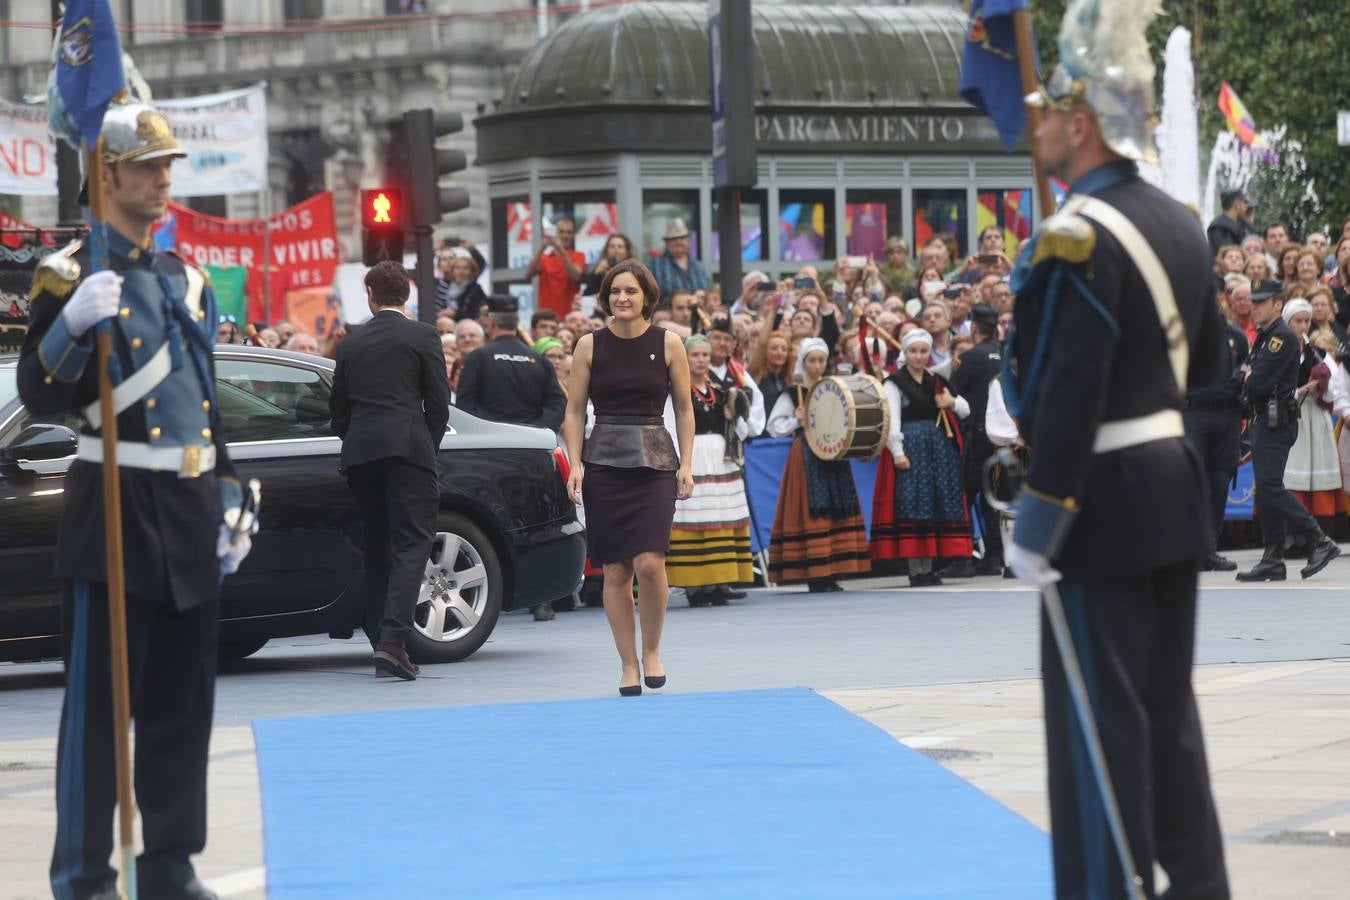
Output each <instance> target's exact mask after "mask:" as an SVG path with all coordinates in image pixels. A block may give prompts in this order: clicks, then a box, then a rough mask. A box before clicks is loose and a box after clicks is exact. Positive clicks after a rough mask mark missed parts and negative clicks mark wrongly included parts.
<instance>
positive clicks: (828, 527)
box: [769, 437, 872, 584]
mask: <svg viewBox="0 0 1350 900" xmlns="http://www.w3.org/2000/svg"><path fill="white" fill-rule="evenodd" d="M808 456H809V457H810V460H809V462H808V459H807V457H808ZM871 569H872V562H871V560H870V559H869V558H868V555H867V532H866V531H865V530H864V528H863V518H862V510H861V509H860V508H859V506H858V492H857V488H856V487H855V486H854V484H853V472H852V470H851V469H850V468H849V464H848V463H846V462H824V461H822V460H819V459H816V457H815V455H814V454H812V453H811V451H810V450H809V449H808V448H807V446H806V439H805V438H802V437H798V438H797V440H796V441H794V442H793V444H792V449H791V450H789V451H788V459H787V465H786V466H785V467H784V468H783V480H782V483H781V484H780V485H779V487H778V509H777V510H776V512H775V513H774V517H773V533H772V537H771V538H770V540H769V580H770V581H773V582H775V583H777V584H791V583H793V582H801V581H808V580H810V579H812V578H832V577H834V576H836V575H853V574H860V573H863V572H868V571H871Z"/></svg>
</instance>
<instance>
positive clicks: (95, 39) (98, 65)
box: [56, 0, 127, 147]
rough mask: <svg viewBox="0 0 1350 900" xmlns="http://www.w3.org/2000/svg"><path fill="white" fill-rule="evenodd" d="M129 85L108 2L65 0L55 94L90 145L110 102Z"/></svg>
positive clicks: (58, 50) (96, 140)
mask: <svg viewBox="0 0 1350 900" xmlns="http://www.w3.org/2000/svg"><path fill="white" fill-rule="evenodd" d="M126 84H127V80H126V76H125V75H124V74H123V72H122V44H121V42H120V41H119V40H118V38H117V26H116V23H115V22H114V21H113V14H112V9H110V8H109V6H108V0H66V14H65V18H64V19H63V20H62V21H61V36H60V38H59V40H58V46H57V48H56V89H57V91H58V92H59V93H60V95H61V101H62V104H63V105H64V107H65V115H66V117H67V118H68V119H69V120H70V121H71V122H73V123H74V125H75V127H76V128H77V129H79V132H80V137H81V138H82V139H83V140H84V143H85V146H88V147H92V146H94V144H96V143H97V142H98V134H99V131H100V130H101V129H102V128H103V114H104V113H105V112H107V109H108V103H109V102H110V101H111V100H112V98H113V97H114V96H116V95H117V93H118V92H119V91H121V90H122V89H123V88H125V87H126Z"/></svg>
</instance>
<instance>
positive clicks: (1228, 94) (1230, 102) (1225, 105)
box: [1219, 81, 1256, 147]
mask: <svg viewBox="0 0 1350 900" xmlns="http://www.w3.org/2000/svg"><path fill="white" fill-rule="evenodd" d="M1219 112H1221V113H1223V117H1224V119H1225V120H1226V121H1227V122H1228V130H1229V131H1231V132H1233V133H1234V134H1236V135H1237V136H1238V139H1239V140H1240V141H1242V143H1244V144H1246V145H1247V146H1249V147H1250V146H1251V145H1252V142H1253V141H1255V140H1256V122H1255V121H1253V120H1252V114H1251V113H1249V112H1247V107H1245V106H1243V105H1242V101H1241V100H1240V99H1238V95H1237V91H1235V90H1233V86H1232V85H1230V84H1229V83H1228V82H1226V81H1225V82H1224V83H1223V84H1222V85H1221V86H1220V87H1219Z"/></svg>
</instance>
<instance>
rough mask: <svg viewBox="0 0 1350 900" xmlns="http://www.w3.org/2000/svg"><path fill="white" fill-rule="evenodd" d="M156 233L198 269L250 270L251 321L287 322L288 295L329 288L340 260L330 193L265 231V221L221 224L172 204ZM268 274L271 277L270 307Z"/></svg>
mask: <svg viewBox="0 0 1350 900" xmlns="http://www.w3.org/2000/svg"><path fill="white" fill-rule="evenodd" d="M158 230H159V231H160V233H161V234H160V239H161V240H165V239H167V242H171V243H172V244H173V245H174V246H176V247H177V249H178V252H179V253H180V254H182V256H183V257H184V258H185V259H187V260H189V261H190V262H193V263H196V264H197V265H199V266H208V265H209V266H222V267H225V266H243V267H244V268H245V269H247V270H248V319H249V321H250V322H268V323H272V322H278V321H280V320H282V319H284V318H286V315H287V311H286V294H287V292H289V291H293V290H301V289H304V288H315V287H327V286H328V285H330V284H332V283H333V271H334V269H336V268H337V265H338V263H339V262H341V261H342V247H341V246H340V245H339V243H338V239H337V223H336V221H335V220H334V218H333V195H332V194H331V193H329V192H327V191H325V192H323V193H321V194H315V195H314V196H313V197H310V198H309V199H308V200H306V201H304V202H303V203H298V204H296V205H295V206H292V207H291V208H290V209H287V210H285V211H284V212H280V213H277V214H276V215H274V216H272V217H271V218H269V219H268V220H267V221H266V227H264V221H263V220H262V219H246V220H240V219H221V218H218V217H216V216H208V215H206V214H204V213H199V212H195V211H193V210H191V209H188V208H187V207H185V206H179V205H178V204H176V203H170V204H169V216H168V217H167V218H166V221H165V222H164V223H162V224H161V226H160V228H159V229H158ZM265 232H266V233H265ZM264 272H266V273H267V275H268V276H270V285H271V291H270V297H271V305H270V308H268V307H267V304H266V303H265V297H266V296H267V292H266V291H264V288H263V277H264Z"/></svg>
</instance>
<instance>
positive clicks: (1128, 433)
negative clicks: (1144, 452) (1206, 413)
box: [1092, 409, 1186, 453]
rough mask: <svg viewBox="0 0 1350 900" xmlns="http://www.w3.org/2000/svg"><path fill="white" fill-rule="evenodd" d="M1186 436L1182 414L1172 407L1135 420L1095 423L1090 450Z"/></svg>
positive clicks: (1110, 450) (1131, 445) (1114, 448)
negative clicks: (1096, 424) (1095, 437)
mask: <svg viewBox="0 0 1350 900" xmlns="http://www.w3.org/2000/svg"><path fill="white" fill-rule="evenodd" d="M1185 436H1186V426H1185V423H1184V422H1183V420H1182V418H1181V413H1180V412H1178V411H1177V410H1175V409H1164V410H1161V411H1159V412H1155V413H1153V414H1151V415H1147V416H1139V417H1137V418H1134V419H1118V420H1117V421H1115V422H1103V423H1102V424H1100V425H1098V426H1097V439H1096V440H1095V441H1094V442H1093V444H1092V452H1093V453H1110V452H1112V451H1113V450H1124V449H1125V448H1126V447H1134V446H1137V445H1139V444H1148V443H1151V442H1153V441H1162V440H1167V439H1168V438H1179V437H1185Z"/></svg>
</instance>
